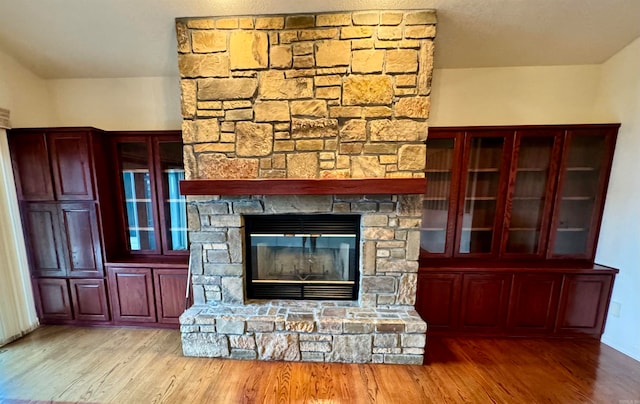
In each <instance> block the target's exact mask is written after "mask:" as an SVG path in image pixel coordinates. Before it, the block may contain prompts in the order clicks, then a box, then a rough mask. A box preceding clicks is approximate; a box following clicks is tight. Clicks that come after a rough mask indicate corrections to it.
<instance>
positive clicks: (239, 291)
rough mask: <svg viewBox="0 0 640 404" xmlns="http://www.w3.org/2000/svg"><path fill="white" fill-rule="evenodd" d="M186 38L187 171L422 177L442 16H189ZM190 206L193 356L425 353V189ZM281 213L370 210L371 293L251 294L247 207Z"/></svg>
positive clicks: (256, 195) (189, 351)
mask: <svg viewBox="0 0 640 404" xmlns="http://www.w3.org/2000/svg"><path fill="white" fill-rule="evenodd" d="M177 34H178V52H179V56H178V58H179V64H180V66H179V67H180V73H181V77H182V82H181V86H182V113H183V117H184V123H183V140H184V144H185V148H184V156H185V168H186V177H187V180H195V179H252V178H255V179H272V178H289V179H291V178H296V179H298V178H320V179H322V178H388V179H392V178H423V177H424V172H423V169H424V165H425V145H424V141H425V139H426V136H427V118H428V112H429V93H430V84H431V71H432V66H433V64H432V54H433V42H432V41H433V37H434V35H435V14H434V13H433V12H432V11H406V12H403V11H382V12H378V11H369V12H353V13H351V12H343V13H331V14H317V15H306V14H305V15H286V16H255V17H251V16H243V17H224V18H204V19H179V20H177ZM264 186H268V182H265V185H264ZM188 201H189V205H188V215H189V232H190V233H189V237H190V246H191V247H190V248H191V265H190V271H191V274H192V285H193V297H194V305H193V306H192V307H191V308H190V309H188V310H187V311H186V312H185V313H184V314H183V315H182V317H181V331H182V343H183V351H184V353H185V355H191V356H208V357H230V358H238V359H263V360H305V361H327V362H373V363H409V364H420V363H422V359H423V355H424V344H425V333H426V324H425V323H424V321H422V320H421V319H420V317H419V315H418V314H417V312H416V311H415V310H414V308H413V305H414V303H415V296H416V283H417V271H418V255H419V239H420V231H419V228H420V220H421V219H420V218H421V196H420V195H404V194H403V195H294V196H291V195H288V196H265V195H262V194H261V193H260V189H256V190H255V192H252V193H251V195H246V196H229V195H216V194H215V192H212V195H209V196H190V197H188ZM283 213H303V214H304V213H314V214H326V213H330V214H337V215H339V214H360V215H362V218H361V234H360V237H361V242H360V246H359V249H360V263H359V269H360V279H359V291H360V294H359V297H358V300H356V301H340V302H339V301H316V302H309V301H287V300H277V301H248V300H247V299H246V297H245V294H244V274H245V272H246V270H247V269H246V268H245V264H244V249H245V248H246V246H245V245H244V222H243V215H245V214H251V215H256V214H258V215H259V214H265V215H266V214H283Z"/></svg>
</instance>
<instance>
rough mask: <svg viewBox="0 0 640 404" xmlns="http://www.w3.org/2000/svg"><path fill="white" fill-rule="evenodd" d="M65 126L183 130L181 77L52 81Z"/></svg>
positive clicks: (58, 112) (57, 106)
mask: <svg viewBox="0 0 640 404" xmlns="http://www.w3.org/2000/svg"><path fill="white" fill-rule="evenodd" d="M49 85H50V87H51V103H52V104H53V106H54V108H55V113H56V115H57V116H58V118H59V120H60V122H61V123H62V125H64V126H93V127H96V128H100V129H104V130H156V129H158V130H161V129H180V125H181V123H182V117H181V116H180V81H179V79H178V77H134V78H119V79H66V80H50V81H49Z"/></svg>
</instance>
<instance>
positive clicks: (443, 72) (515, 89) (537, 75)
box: [429, 65, 611, 126]
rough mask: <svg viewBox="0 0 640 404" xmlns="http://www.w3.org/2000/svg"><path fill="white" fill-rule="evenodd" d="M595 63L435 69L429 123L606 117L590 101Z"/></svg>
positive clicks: (538, 121) (597, 70)
mask: <svg viewBox="0 0 640 404" xmlns="http://www.w3.org/2000/svg"><path fill="white" fill-rule="evenodd" d="M600 74H601V67H600V66H599V65H585V66H538V67H531V66H527V67H502V68H481V69H436V70H434V74H433V87H432V99H431V116H430V117H429V124H430V125H431V126H467V125H526V124H561V123H562V124H567V123H593V122H606V121H608V120H610V119H611V116H610V115H609V116H607V115H606V114H603V113H602V112H601V111H599V110H597V109H596V107H595V100H596V95H597V91H598V85H599V82H600Z"/></svg>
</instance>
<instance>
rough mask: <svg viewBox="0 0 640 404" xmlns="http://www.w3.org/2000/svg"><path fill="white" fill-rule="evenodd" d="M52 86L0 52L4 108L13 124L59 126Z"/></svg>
mask: <svg viewBox="0 0 640 404" xmlns="http://www.w3.org/2000/svg"><path fill="white" fill-rule="evenodd" d="M50 97H51V96H50V92H49V83H48V82H47V81H46V80H43V79H41V78H39V77H38V76H36V75H35V74H33V73H32V72H31V71H29V70H27V69H26V68H24V67H23V66H22V65H21V64H20V63H18V62H17V61H16V60H15V59H13V58H12V57H11V56H9V55H7V54H6V53H4V52H3V51H2V50H0V108H4V109H8V110H9V111H11V124H12V125H13V126H14V127H18V126H56V125H57V124H58V123H57V120H56V119H55V118H54V114H53V109H52V108H51V104H50Z"/></svg>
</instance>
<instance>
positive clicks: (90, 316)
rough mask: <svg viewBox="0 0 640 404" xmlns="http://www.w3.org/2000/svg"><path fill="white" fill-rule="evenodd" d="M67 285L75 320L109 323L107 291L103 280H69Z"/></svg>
mask: <svg viewBox="0 0 640 404" xmlns="http://www.w3.org/2000/svg"><path fill="white" fill-rule="evenodd" d="M69 284H70V286H71V301H72V302H73V312H74V313H75V319H76V320H81V321H109V306H108V305H107V291H106V289H105V284H104V280H103V279H71V280H69Z"/></svg>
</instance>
